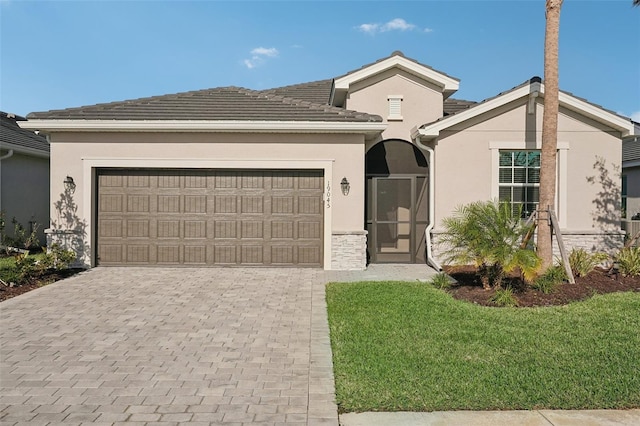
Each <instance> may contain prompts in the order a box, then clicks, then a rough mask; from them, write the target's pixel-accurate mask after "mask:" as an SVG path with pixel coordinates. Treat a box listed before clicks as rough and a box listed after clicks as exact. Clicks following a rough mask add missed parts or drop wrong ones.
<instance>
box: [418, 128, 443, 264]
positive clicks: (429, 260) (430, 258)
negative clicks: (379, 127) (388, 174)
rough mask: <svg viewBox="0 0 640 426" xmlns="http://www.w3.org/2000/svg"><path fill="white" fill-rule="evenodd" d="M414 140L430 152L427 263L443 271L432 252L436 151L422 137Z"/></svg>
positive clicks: (426, 239) (428, 163) (425, 231)
mask: <svg viewBox="0 0 640 426" xmlns="http://www.w3.org/2000/svg"><path fill="white" fill-rule="evenodd" d="M414 142H415V143H416V145H417V146H418V147H419V148H420V149H423V150H425V151H427V152H428V153H429V158H428V159H427V165H428V166H429V224H428V225H427V228H426V229H425V230H424V237H425V245H426V247H427V263H428V264H429V265H431V266H433V267H434V268H435V269H436V271H442V266H440V264H439V263H438V262H436V260H435V259H434V258H433V253H432V252H431V230H432V229H433V226H434V217H435V205H434V202H435V198H436V196H435V191H434V189H435V182H434V179H433V177H434V174H435V173H434V170H433V163H434V161H433V159H434V156H435V152H434V151H433V148H431V147H428V146H427V145H423V144H422V142H420V137H419V136H418V137H416V138H415V139H414Z"/></svg>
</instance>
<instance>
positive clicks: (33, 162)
mask: <svg viewBox="0 0 640 426" xmlns="http://www.w3.org/2000/svg"><path fill="white" fill-rule="evenodd" d="M25 120H26V118H24V117H21V116H19V115H15V114H11V113H6V112H0V210H2V212H3V214H4V219H5V230H4V232H5V234H6V235H7V236H8V237H10V238H14V236H15V229H14V223H13V220H14V219H15V220H16V222H17V223H18V224H20V225H21V226H22V227H23V228H24V230H25V231H26V233H27V237H28V236H29V234H31V233H32V232H33V231H34V230H35V231H36V235H37V237H38V242H39V243H40V244H41V245H43V246H44V245H45V244H46V239H45V234H44V230H45V229H47V228H48V227H49V210H50V205H49V144H48V143H47V140H46V139H45V137H44V136H42V135H38V134H36V133H34V132H33V131H32V130H25V129H21V128H20V127H19V126H18V124H17V123H18V122H21V121H25Z"/></svg>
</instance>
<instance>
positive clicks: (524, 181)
mask: <svg viewBox="0 0 640 426" xmlns="http://www.w3.org/2000/svg"><path fill="white" fill-rule="evenodd" d="M498 199H499V200H500V202H501V203H509V204H510V205H511V206H512V210H513V212H514V214H517V213H518V212H519V211H520V209H522V210H521V215H522V217H523V218H527V217H529V216H530V215H531V213H533V212H534V211H535V210H536V208H537V207H538V203H539V201H540V151H539V150H502V149H501V150H500V163H499V170H498Z"/></svg>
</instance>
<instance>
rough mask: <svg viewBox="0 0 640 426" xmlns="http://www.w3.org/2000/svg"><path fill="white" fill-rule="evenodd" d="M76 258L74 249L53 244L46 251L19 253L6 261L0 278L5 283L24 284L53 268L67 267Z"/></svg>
mask: <svg viewBox="0 0 640 426" xmlns="http://www.w3.org/2000/svg"><path fill="white" fill-rule="evenodd" d="M75 258H76V254H75V252H74V251H72V250H64V249H62V248H61V247H60V246H58V245H57V244H54V245H52V246H51V247H50V248H49V250H48V251H47V252H46V253H41V254H36V255H33V254H29V253H19V254H17V255H15V256H13V258H8V259H10V260H11V261H10V262H4V263H3V266H2V268H1V269H0V279H1V280H2V281H4V282H5V283H14V284H15V285H22V284H25V283H27V282H29V281H30V280H32V279H34V278H40V277H42V276H44V275H45V274H46V273H47V272H48V271H51V270H57V271H59V270H63V269H67V268H68V267H69V265H70V264H71V262H73V261H74V260H75Z"/></svg>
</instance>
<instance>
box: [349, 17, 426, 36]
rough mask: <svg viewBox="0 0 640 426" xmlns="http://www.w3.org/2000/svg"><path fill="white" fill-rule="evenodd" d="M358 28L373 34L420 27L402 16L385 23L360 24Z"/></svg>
mask: <svg viewBox="0 0 640 426" xmlns="http://www.w3.org/2000/svg"><path fill="white" fill-rule="evenodd" d="M356 29H357V30H358V31H361V32H363V33H366V34H371V35H373V34H376V33H385V32H388V31H413V30H417V29H419V28H418V27H417V26H416V25H414V24H410V23H408V22H407V21H405V20H404V19H402V18H395V19H392V20H390V21H389V22H386V23H384V24H379V23H369V24H360V25H358V26H357V27H356ZM422 31H424V32H426V33H430V32H432V31H433V30H432V29H431V28H425V29H424V30H422Z"/></svg>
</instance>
